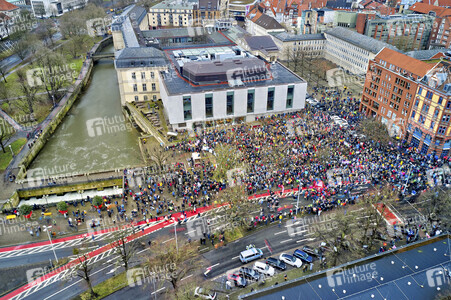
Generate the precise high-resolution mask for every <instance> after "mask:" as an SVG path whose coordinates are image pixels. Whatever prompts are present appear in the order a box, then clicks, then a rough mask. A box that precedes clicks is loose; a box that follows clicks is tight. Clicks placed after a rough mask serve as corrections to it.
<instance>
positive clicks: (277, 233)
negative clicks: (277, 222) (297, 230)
mask: <svg viewBox="0 0 451 300" xmlns="http://www.w3.org/2000/svg"><path fill="white" fill-rule="evenodd" d="M284 232H287V231H286V230H284V231H281V232H276V233H274V235H278V234H281V233H284Z"/></svg>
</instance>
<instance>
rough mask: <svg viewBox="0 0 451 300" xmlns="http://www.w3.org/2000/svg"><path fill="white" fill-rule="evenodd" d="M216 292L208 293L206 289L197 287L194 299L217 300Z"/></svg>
mask: <svg viewBox="0 0 451 300" xmlns="http://www.w3.org/2000/svg"><path fill="white" fill-rule="evenodd" d="M217 296H218V295H217V294H216V292H207V291H206V290H205V289H204V288H201V287H199V286H198V287H197V288H196V290H195V291H194V297H200V298H203V299H208V300H215V299H216V298H217Z"/></svg>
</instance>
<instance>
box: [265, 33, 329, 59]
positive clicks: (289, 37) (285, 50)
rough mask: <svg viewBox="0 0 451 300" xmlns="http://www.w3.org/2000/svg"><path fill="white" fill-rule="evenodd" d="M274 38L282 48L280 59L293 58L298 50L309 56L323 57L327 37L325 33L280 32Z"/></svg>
mask: <svg viewBox="0 0 451 300" xmlns="http://www.w3.org/2000/svg"><path fill="white" fill-rule="evenodd" d="M273 39H274V41H275V43H276V45H277V47H279V49H280V53H279V59H280V60H283V61H286V60H289V59H291V57H292V56H293V55H296V52H298V51H299V52H302V53H303V55H305V56H307V57H321V56H323V55H324V50H325V47H326V38H325V37H324V34H290V33H286V32H283V33H279V34H277V35H274V36H273Z"/></svg>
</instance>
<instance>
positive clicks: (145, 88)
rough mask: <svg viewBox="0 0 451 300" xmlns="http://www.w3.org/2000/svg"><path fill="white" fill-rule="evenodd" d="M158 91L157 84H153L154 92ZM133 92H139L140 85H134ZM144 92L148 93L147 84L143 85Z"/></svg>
mask: <svg viewBox="0 0 451 300" xmlns="http://www.w3.org/2000/svg"><path fill="white" fill-rule="evenodd" d="M156 90H157V86H156V84H155V83H152V91H153V92H155V91H156ZM133 91H134V92H138V85H137V84H134V85H133ZM142 91H143V92H147V84H146V83H143V84H142Z"/></svg>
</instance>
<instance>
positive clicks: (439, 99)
mask: <svg viewBox="0 0 451 300" xmlns="http://www.w3.org/2000/svg"><path fill="white" fill-rule="evenodd" d="M442 102H443V97H440V98H438V105H442Z"/></svg>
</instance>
